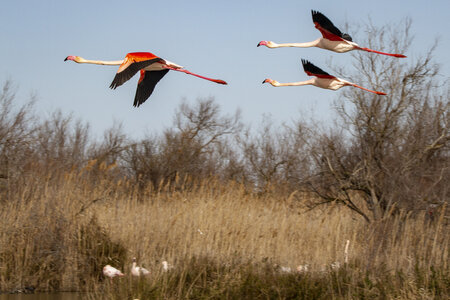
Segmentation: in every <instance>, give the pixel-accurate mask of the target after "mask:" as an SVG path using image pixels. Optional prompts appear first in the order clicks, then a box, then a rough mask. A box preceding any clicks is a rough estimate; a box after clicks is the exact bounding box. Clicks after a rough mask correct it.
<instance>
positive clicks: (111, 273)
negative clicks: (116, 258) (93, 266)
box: [103, 265, 125, 279]
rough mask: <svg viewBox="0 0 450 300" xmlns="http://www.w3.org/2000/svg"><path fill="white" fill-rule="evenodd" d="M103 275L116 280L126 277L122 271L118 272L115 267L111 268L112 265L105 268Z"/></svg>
mask: <svg viewBox="0 0 450 300" xmlns="http://www.w3.org/2000/svg"><path fill="white" fill-rule="evenodd" d="M103 275H105V276H106V277H109V278H111V279H112V278H114V277H116V276H125V274H123V273H122V272H121V271H119V270H117V269H116V268H114V267H111V266H110V265H106V266H104V267H103Z"/></svg>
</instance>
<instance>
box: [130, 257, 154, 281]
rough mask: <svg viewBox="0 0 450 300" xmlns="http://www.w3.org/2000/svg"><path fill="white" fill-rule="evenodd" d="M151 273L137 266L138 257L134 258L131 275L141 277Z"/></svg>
mask: <svg viewBox="0 0 450 300" xmlns="http://www.w3.org/2000/svg"><path fill="white" fill-rule="evenodd" d="M149 274H150V271H149V270H147V269H146V268H142V267H139V266H137V265H136V257H133V265H132V266H131V275H133V276H136V277H139V276H141V275H144V276H145V275H149Z"/></svg>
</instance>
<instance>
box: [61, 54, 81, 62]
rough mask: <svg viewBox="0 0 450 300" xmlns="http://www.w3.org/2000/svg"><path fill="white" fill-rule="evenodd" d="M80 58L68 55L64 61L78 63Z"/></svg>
mask: <svg viewBox="0 0 450 300" xmlns="http://www.w3.org/2000/svg"><path fill="white" fill-rule="evenodd" d="M80 58H81V57H79V56H74V55H69V56H67V57H66V58H65V59H64V61H67V60H73V61H74V62H76V63H77V62H79V61H80Z"/></svg>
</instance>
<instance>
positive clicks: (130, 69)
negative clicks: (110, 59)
mask: <svg viewBox="0 0 450 300" xmlns="http://www.w3.org/2000/svg"><path fill="white" fill-rule="evenodd" d="M159 61H163V59H162V58H160V57H156V58H152V59H148V60H143V61H137V62H127V61H126V62H124V63H123V64H128V66H127V67H126V68H125V69H124V70H122V71H120V72H117V74H116V76H115V77H114V80H113V81H112V82H111V85H110V86H109V87H110V88H112V89H115V88H116V87H118V86H121V85H122V84H124V83H125V82H126V81H128V80H129V79H130V78H131V77H133V76H134V75H135V74H136V73H137V72H139V70H142V69H144V68H146V67H148V66H150V65H151V64H154V63H156V62H159ZM160 79H161V78H160Z"/></svg>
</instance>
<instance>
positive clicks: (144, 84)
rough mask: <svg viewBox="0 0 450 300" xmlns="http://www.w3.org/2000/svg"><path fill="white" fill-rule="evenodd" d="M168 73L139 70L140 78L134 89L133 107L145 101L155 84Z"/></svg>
mask: <svg viewBox="0 0 450 300" xmlns="http://www.w3.org/2000/svg"><path fill="white" fill-rule="evenodd" d="M167 72H169V69H166V70H161V71H144V70H141V77H140V78H139V83H138V86H137V89H136V96H135V97H134V103H133V106H134V107H139V105H141V104H142V103H144V102H145V100H147V99H148V98H149V97H150V95H151V94H152V93H153V90H154V89H155V86H156V84H157V83H158V82H159V81H160V80H161V78H163V77H164V75H166V74H167Z"/></svg>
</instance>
